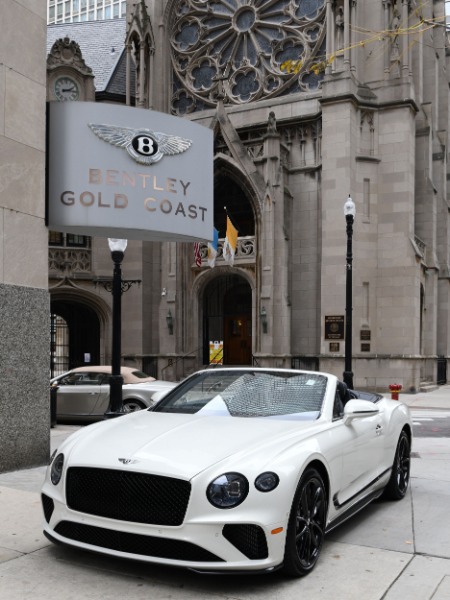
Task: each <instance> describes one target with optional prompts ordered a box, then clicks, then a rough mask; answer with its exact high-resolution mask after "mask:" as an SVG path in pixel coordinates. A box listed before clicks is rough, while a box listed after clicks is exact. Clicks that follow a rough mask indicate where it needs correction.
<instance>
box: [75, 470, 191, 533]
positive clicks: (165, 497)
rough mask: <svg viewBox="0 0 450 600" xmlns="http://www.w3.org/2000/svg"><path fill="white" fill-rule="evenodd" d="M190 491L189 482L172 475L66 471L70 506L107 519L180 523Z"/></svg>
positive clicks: (159, 523) (150, 522) (157, 523)
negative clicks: (174, 477)
mask: <svg viewBox="0 0 450 600" xmlns="http://www.w3.org/2000/svg"><path fill="white" fill-rule="evenodd" d="M190 492H191V484H190V483H189V482H188V481H183V480H181V479H173V478H171V477H160V476H156V475H147V474H145V473H133V472H125V471H118V470H114V469H94V468H88V467H71V468H70V469H68V472H67V487H66V493H67V505H68V506H69V508H71V509H73V510H77V511H79V512H84V513H88V514H91V515H97V516H99V517H106V518H108V519H118V520H121V521H132V522H134V523H149V524H152V525H173V526H176V525H181V524H182V523H183V520H184V516H185V514H186V509H187V505H188V502H189V495H190Z"/></svg>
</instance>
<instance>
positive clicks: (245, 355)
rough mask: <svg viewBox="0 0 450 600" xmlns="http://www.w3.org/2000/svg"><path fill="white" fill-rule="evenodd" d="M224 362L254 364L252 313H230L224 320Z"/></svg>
mask: <svg viewBox="0 0 450 600" xmlns="http://www.w3.org/2000/svg"><path fill="white" fill-rule="evenodd" d="M224 329H225V331H224V334H225V335H224V364H226V365H251V364H252V320H251V318H250V315H246V314H241V315H228V316H226V317H225V320H224Z"/></svg>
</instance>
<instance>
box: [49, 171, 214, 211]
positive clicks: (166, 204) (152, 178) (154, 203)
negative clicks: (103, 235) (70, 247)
mask: <svg viewBox="0 0 450 600" xmlns="http://www.w3.org/2000/svg"><path fill="white" fill-rule="evenodd" d="M88 184H89V189H88V190H84V191H82V192H80V193H78V192H75V191H73V190H65V191H64V192H62V193H61V195H60V201H61V203H62V204H63V205H64V206H75V205H76V204H77V203H79V204H80V205H81V206H83V207H86V208H89V207H94V206H95V207H98V208H106V209H108V208H112V209H126V208H127V206H128V203H129V195H131V196H132V200H133V202H134V201H135V198H136V190H142V191H143V192H144V193H143V195H142V205H143V208H144V209H145V210H146V211H148V212H150V213H154V212H156V211H160V212H161V213H163V214H172V215H174V216H181V217H188V218H190V219H198V218H200V219H201V221H202V222H204V221H205V214H206V212H207V208H206V207H203V206H198V205H197V204H195V203H192V202H190V201H189V198H188V196H189V194H188V192H189V191H190V190H189V186H190V184H191V182H190V181H183V180H182V179H176V178H172V177H166V178H158V177H157V176H156V175H150V174H147V173H133V172H128V171H119V170H116V169H104V170H102V169H89V173H88ZM97 186H98V187H101V190H99V189H98V187H97ZM105 186H111V188H112V189H111V193H108V191H107V192H105V191H104V190H105ZM96 187H97V189H95V188H96ZM114 187H116V188H120V192H116V191H113V188H114ZM128 189H131V192H128ZM124 192H128V193H124ZM147 194H149V195H147ZM177 196H178V198H177Z"/></svg>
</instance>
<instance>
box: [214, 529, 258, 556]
mask: <svg viewBox="0 0 450 600" xmlns="http://www.w3.org/2000/svg"><path fill="white" fill-rule="evenodd" d="M222 534H223V537H224V538H225V539H226V540H228V541H229V542H230V544H233V546H234V547H235V548H237V549H238V550H239V552H242V554H243V555H244V556H246V557H247V558H249V559H250V560H262V559H264V558H267V557H268V555H269V552H268V549H267V540H266V536H265V534H264V531H263V530H262V529H261V527H259V526H258V525H248V524H243V525H239V524H237V525H234V524H230V525H224V528H223V530H222Z"/></svg>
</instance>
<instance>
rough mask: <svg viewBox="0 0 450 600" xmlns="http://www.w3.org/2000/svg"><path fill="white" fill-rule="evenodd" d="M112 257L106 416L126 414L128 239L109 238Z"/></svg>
mask: <svg viewBox="0 0 450 600" xmlns="http://www.w3.org/2000/svg"><path fill="white" fill-rule="evenodd" d="M108 245H109V249H110V251H111V258H112V260H113V263H114V271H113V281H112V301H113V315H112V358H111V377H110V378H109V386H110V395H109V408H108V411H107V412H106V413H105V417H106V418H112V417H119V416H120V415H123V414H124V411H123V403H122V385H123V377H122V375H121V373H120V354H121V343H122V270H121V267H120V265H121V264H122V261H123V257H124V255H125V249H126V247H127V240H118V239H114V238H108Z"/></svg>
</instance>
